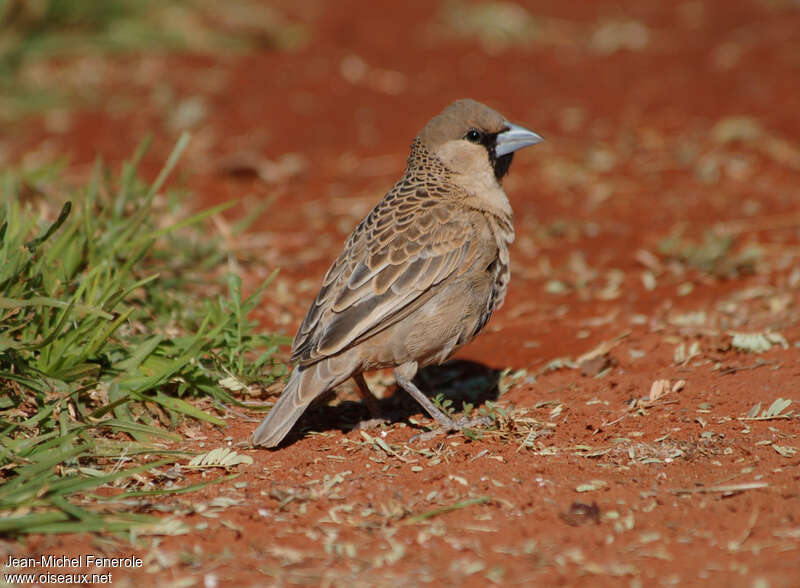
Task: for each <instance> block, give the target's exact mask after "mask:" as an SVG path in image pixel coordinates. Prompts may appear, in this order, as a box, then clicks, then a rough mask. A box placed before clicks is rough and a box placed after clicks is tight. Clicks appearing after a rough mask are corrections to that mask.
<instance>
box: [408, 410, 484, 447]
mask: <svg viewBox="0 0 800 588" xmlns="http://www.w3.org/2000/svg"><path fill="white" fill-rule="evenodd" d="M436 422H438V423H439V427H438V428H437V429H433V430H432V431H426V432H425V433H418V434H416V435H414V436H413V437H411V439H409V440H408V442H409V443H416V442H417V441H430V440H431V439H433V438H435V437H438V436H439V435H446V434H447V433H452V432H454V431H463V430H464V429H472V428H477V427H487V426H489V425H491V424H492V418H491V417H488V416H482V417H478V418H475V419H469V418H467V417H461V418H460V419H458V420H457V421H456V420H453V419H451V418H449V417H445V418H443V419H438V418H437V419H436Z"/></svg>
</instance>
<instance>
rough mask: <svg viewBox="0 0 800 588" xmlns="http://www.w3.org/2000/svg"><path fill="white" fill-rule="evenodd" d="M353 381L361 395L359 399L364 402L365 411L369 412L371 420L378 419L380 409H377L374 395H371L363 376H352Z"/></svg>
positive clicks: (360, 374)
mask: <svg viewBox="0 0 800 588" xmlns="http://www.w3.org/2000/svg"><path fill="white" fill-rule="evenodd" d="M353 379H354V380H355V381H356V386H358V393H359V394H361V398H362V399H363V400H364V404H366V405H367V410H368V411H369V415H370V416H371V417H372V418H373V419H377V418H380V416H381V409H380V408H378V399H377V398H375V395H374V394H373V393H372V390H370V389H369V386H367V381H366V380H365V379H364V374H362V373H357V374H353Z"/></svg>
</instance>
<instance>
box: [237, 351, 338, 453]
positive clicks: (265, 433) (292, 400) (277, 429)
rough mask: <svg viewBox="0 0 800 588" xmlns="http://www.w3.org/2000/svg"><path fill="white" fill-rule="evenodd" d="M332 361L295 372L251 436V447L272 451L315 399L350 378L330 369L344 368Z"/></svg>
mask: <svg viewBox="0 0 800 588" xmlns="http://www.w3.org/2000/svg"><path fill="white" fill-rule="evenodd" d="M331 359H334V358H329V359H325V360H322V361H320V362H319V363H316V364H314V365H313V366H309V367H307V368H305V369H301V368H300V367H299V366H298V367H296V368H294V370H293V371H292V375H291V376H289V381H288V382H287V383H286V387H285V388H284V389H283V392H282V393H281V397H280V398H278V402H276V403H275V406H273V407H272V409H271V410H270V411H269V414H267V416H266V417H264V420H263V421H261V424H260V425H258V428H257V429H256V430H255V431H254V432H253V436H252V442H253V445H257V446H261V447H275V446H276V445H277V444H278V443H280V442H281V441H283V438H284V437H286V435H287V434H288V433H289V431H290V430H291V429H292V427H293V426H294V424H295V423H296V422H297V419H299V418H300V416H301V415H302V414H303V412H304V411H305V409H306V408H307V407H308V405H309V404H311V402H312V401H313V400H314V399H315V398H317V397H319V396H320V395H321V394H323V393H324V392H326V391H327V390H330V389H331V388H333V387H334V386H336V385H337V384H340V383H341V382H343V381H344V380H346V379H347V378H349V377H350V375H351V372H349V370H341V369H331V368H335V367H338V368H341V367H344V366H341V365H331V364H339V363H341V362H340V361H333V362H331ZM336 359H339V358H336Z"/></svg>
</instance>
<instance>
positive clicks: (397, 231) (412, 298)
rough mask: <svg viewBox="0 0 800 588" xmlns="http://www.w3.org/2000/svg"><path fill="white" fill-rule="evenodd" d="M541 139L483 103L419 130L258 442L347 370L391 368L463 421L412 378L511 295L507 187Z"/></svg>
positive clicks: (331, 278)
mask: <svg viewBox="0 0 800 588" xmlns="http://www.w3.org/2000/svg"><path fill="white" fill-rule="evenodd" d="M541 140H542V139H541V137H539V136H538V135H536V134H535V133H532V132H531V131H528V130H527V129H524V128H522V127H519V126H517V125H513V124H511V123H509V122H507V121H506V120H505V118H504V117H502V116H501V115H500V114H498V113H497V112H495V111H494V110H492V109H491V108H489V107H487V106H484V105H483V104H480V103H478V102H475V101H474V100H459V101H457V102H454V103H453V104H451V105H450V106H448V107H447V108H445V109H444V110H443V111H442V112H441V113H440V114H439V115H437V116H435V117H434V118H433V119H432V120H431V121H430V122H429V123H428V124H427V125H426V126H425V128H423V129H422V131H421V132H420V134H419V135H418V136H417V138H416V139H414V142H413V143H412V145H411V155H410V156H409V158H408V163H407V166H406V171H405V173H404V174H403V177H402V178H400V180H399V181H398V182H397V183H396V184H395V185H394V187H393V188H392V189H391V190H390V191H389V193H388V194H386V196H384V198H383V200H381V201H380V202H379V203H378V204H377V205H376V206H375V208H373V209H372V211H371V212H370V213H369V214H368V215H367V216H366V218H364V220H362V221H361V223H359V225H358V226H357V227H356V229H355V230H354V231H353V233H352V234H351V235H350V237H349V238H348V239H347V242H346V243H345V246H344V251H342V253H341V255H339V257H338V258H337V259H336V261H334V262H333V265H332V266H331V268H330V269H329V270H328V273H327V274H326V275H325V278H324V279H323V281H322V288H321V289H320V291H319V294H317V297H316V299H315V300H314V302H313V304H312V305H311V308H310V309H309V311H308V314H307V315H306V317H305V319H304V320H303V323H302V324H301V325H300V329H299V330H298V332H297V335H296V336H295V339H294V344H293V345H292V361H295V362H296V367H295V368H294V371H293V372H292V374H291V376H290V378H289V381H288V383H287V384H286V387H285V388H284V390H283V393H282V394H281V397H280V398H279V399H278V402H277V403H276V404H275V406H274V407H272V410H271V411H270V412H269V414H268V415H267V416H266V418H265V419H264V420H263V422H262V423H261V424H260V425H259V426H258V428H257V429H256V431H255V432H254V433H253V443H254V444H255V445H261V446H264V447H274V446H275V445H277V444H278V443H280V442H281V440H282V439H283V438H284V437H285V436H286V434H287V433H288V432H289V430H290V429H291V428H292V426H293V425H294V424H295V422H297V419H298V418H300V415H301V414H302V413H303V411H304V410H305V409H306V407H307V406H308V405H309V404H310V403H311V402H312V401H313V400H314V399H315V398H317V397H318V396H320V395H321V394H323V393H324V392H326V391H328V390H330V389H331V388H333V387H334V386H337V385H338V384H340V383H341V382H343V381H345V380H347V379H348V378H350V377H353V378H355V380H356V383H357V384H358V387H359V390H360V391H361V393H362V395H364V397H365V400H367V401H368V402H369V401H370V400H372V396H371V394H370V393H369V389H368V388H367V386H366V383H365V382H364V379H363V377H362V376H361V374H362V372H364V371H368V370H373V369H379V368H386V367H394V368H395V377H396V379H397V383H398V385H399V386H400V387H401V388H403V389H404V390H406V391H407V392H408V393H409V394H411V395H412V396H413V397H414V398H415V399H416V400H417V401H418V402H419V403H420V404H422V406H423V407H424V408H425V409H426V410H427V412H428V413H429V414H430V415H431V416H432V417H434V418H435V419H436V420H437V421H438V422H439V424H440V425H441V426H442V427H443V428H445V429H448V430H450V429H457V428H459V427H460V426H463V423H456V422H454V421H453V420H452V419H450V418H449V417H447V416H446V415H445V414H443V413H442V412H441V411H440V410H438V409H437V408H436V407H435V406H434V404H433V403H432V402H431V401H430V400H429V399H428V398H427V397H426V396H425V395H424V394H423V393H422V392H421V391H420V390H419V389H418V388H417V387H416V386H414V384H413V383H412V382H411V380H412V379H413V377H414V375H415V374H416V372H417V369H418V368H420V367H424V366H426V365H431V364H439V363H442V362H444V361H445V360H446V359H447V358H448V357H450V356H451V355H452V354H453V353H454V352H455V350H456V349H458V348H459V347H460V346H461V345H463V344H465V343H467V342H468V341H470V340H472V338H473V337H475V335H477V334H478V332H479V331H480V330H481V329H482V328H483V326H484V325H485V324H486V321H488V320H489V317H490V316H491V315H492V312H494V310H495V309H496V308H499V307H500V305H501V304H502V303H503V299H504V298H505V295H506V288H507V286H508V280H509V259H508V245H509V243H511V242H512V241H513V240H514V228H513V226H512V213H511V206H510V205H509V202H508V198H507V197H506V195H505V192H503V189H502V187H501V186H500V180H501V179H502V177H503V176H504V175H505V173H506V172H507V171H508V167H509V165H510V163H511V158H512V156H513V152H514V151H515V150H517V149H520V148H522V147H525V146H527V145H533V144H535V143H538V142H539V141H541Z"/></svg>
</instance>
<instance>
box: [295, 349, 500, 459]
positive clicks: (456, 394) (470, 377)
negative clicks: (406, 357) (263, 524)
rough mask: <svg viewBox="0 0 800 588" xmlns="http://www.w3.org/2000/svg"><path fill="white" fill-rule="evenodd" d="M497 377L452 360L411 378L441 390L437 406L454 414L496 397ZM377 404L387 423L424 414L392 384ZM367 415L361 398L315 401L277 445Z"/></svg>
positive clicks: (428, 390) (348, 426)
mask: <svg viewBox="0 0 800 588" xmlns="http://www.w3.org/2000/svg"><path fill="white" fill-rule="evenodd" d="M499 381H500V370H497V369H494V368H490V367H488V366H486V365H484V364H482V363H477V362H474V361H466V360H453V361H449V362H447V363H445V364H444V365H440V366H431V367H427V368H424V369H421V370H420V371H419V372H418V373H417V376H416V377H415V378H414V383H415V384H416V385H417V387H419V389H420V390H422V392H424V393H425V394H426V395H427V396H429V397H430V398H436V397H437V396H439V395H440V394H441V398H440V399H439V400H440V401H441V404H440V406H441V405H446V406H449V407H450V408H452V409H453V410H454V411H455V413H456V414H458V415H460V414H461V413H462V412H463V411H464V410H465V409H467V408H469V407H470V406H472V407H480V406H482V405H484V404H485V403H486V401H489V400H497V397H498V396H499V388H498V383H499ZM448 401H449V405H448ZM378 408H379V410H380V412H381V415H382V417H383V418H384V419H386V421H387V423H396V422H406V421H408V419H409V417H411V416H414V415H417V414H420V413H422V414H423V415H424V416H425V417H427V416H428V414H427V413H426V412H425V410H424V409H423V408H422V407H421V406H420V405H419V403H417V401H416V400H414V399H413V398H412V397H411V396H410V395H409V394H407V393H406V392H405V391H404V390H403V389H402V388H400V387H398V386H396V385H395V386H394V387H393V392H392V393H391V394H389V395H388V396H386V397H384V398H380V399H378ZM370 418H371V415H370V413H369V410H367V406H366V404H364V402H361V401H353V400H343V401H341V402H339V403H338V404H335V405H329V404H327V402H320V403H315V404H314V405H312V406H310V407H309V408H308V410H306V412H305V414H304V415H303V416H302V417H301V419H300V421H299V422H298V424H297V426H296V427H295V428H294V430H293V431H292V432H291V433H290V435H289V436H288V437H287V439H286V441H284V443H282V444H281V445H291V444H292V443H294V442H295V441H297V440H298V439H300V438H302V437H303V436H305V434H306V433H307V432H308V431H320V432H322V431H331V430H339V431H350V430H352V429H353V427H355V426H356V425H358V423H360V422H362V421H367V420H368V419H370Z"/></svg>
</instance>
